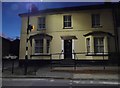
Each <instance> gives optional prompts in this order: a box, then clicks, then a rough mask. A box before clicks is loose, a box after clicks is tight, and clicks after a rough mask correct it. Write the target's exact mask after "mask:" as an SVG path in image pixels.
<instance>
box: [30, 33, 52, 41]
mask: <svg viewBox="0 0 120 88" xmlns="http://www.w3.org/2000/svg"><path fill="white" fill-rule="evenodd" d="M45 37H46V38H48V39H50V40H51V39H52V38H53V37H52V36H51V35H48V34H46V33H37V34H34V35H31V36H30V39H31V38H45Z"/></svg>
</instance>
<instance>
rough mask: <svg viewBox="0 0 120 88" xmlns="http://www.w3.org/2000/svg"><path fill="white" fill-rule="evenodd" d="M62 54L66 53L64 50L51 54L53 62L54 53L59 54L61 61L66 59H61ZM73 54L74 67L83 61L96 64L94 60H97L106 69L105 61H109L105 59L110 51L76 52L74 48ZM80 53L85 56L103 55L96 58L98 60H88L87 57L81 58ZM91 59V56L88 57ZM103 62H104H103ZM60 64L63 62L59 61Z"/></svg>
mask: <svg viewBox="0 0 120 88" xmlns="http://www.w3.org/2000/svg"><path fill="white" fill-rule="evenodd" d="M62 54H64V52H63V50H62V51H61V53H54V54H51V62H52V60H54V59H53V58H52V56H54V55H59V60H58V61H59V62H62V61H64V59H63V60H62V61H61V55H62ZM72 55H74V57H73V58H74V59H73V58H72V60H74V65H73V66H74V69H76V67H77V66H78V64H79V63H82V62H85V63H86V62H87V61H88V62H87V63H89V62H90V63H91V64H92V65H94V64H93V62H96V63H97V64H103V67H104V69H105V66H106V65H105V61H108V60H106V59H105V56H109V52H102V53H94V52H89V53H88V52H75V50H73V52H72ZM78 55H84V56H101V59H97V58H96V60H95V59H94V60H87V59H84V58H83V59H82V60H81V59H79V58H78ZM88 59H89V58H88ZM101 62H102V63H101ZM59 65H61V63H59ZM51 66H53V63H51Z"/></svg>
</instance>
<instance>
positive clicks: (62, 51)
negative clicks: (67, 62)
mask: <svg viewBox="0 0 120 88" xmlns="http://www.w3.org/2000/svg"><path fill="white" fill-rule="evenodd" d="M62 54H63V50H61V53H60V55H59V60H60V59H61V55H62Z"/></svg>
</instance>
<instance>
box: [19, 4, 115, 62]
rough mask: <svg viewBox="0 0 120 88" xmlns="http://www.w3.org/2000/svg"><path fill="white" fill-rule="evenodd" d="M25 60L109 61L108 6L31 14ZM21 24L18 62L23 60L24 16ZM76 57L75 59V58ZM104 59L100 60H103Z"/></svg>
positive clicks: (111, 25) (111, 29)
mask: <svg viewBox="0 0 120 88" xmlns="http://www.w3.org/2000/svg"><path fill="white" fill-rule="evenodd" d="M29 14H30V24H31V25H34V29H33V30H32V31H31V32H29V36H28V38H29V41H28V58H29V59H31V60H50V57H49V55H52V60H60V59H77V60H103V59H106V60H107V59H109V53H110V52H115V51H116V50H115V39H114V35H115V32H114V21H113V13H112V7H111V5H91V6H79V7H67V8H57V9H47V10H42V11H38V12H31V13H29ZM19 16H20V17H21V20H22V27H21V38H20V55H19V58H20V60H24V59H25V53H26V38H27V34H26V30H27V19H28V18H27V16H28V13H23V14H19ZM75 53H76V57H75ZM103 57H104V58H103Z"/></svg>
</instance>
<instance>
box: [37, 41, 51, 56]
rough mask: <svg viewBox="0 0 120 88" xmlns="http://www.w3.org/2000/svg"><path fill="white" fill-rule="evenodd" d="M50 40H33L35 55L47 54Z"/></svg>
mask: <svg viewBox="0 0 120 88" xmlns="http://www.w3.org/2000/svg"><path fill="white" fill-rule="evenodd" d="M49 49H50V40H47V39H35V54H39V53H49Z"/></svg>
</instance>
